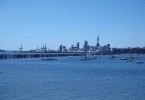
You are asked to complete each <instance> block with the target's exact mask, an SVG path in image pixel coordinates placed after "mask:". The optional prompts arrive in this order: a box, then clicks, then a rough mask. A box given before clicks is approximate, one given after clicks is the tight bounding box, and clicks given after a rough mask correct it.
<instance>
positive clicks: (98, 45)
mask: <svg viewBox="0 0 145 100" xmlns="http://www.w3.org/2000/svg"><path fill="white" fill-rule="evenodd" d="M96 46H97V49H98V48H99V47H100V43H99V33H98V37H97V45H96Z"/></svg>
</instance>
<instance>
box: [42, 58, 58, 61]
mask: <svg viewBox="0 0 145 100" xmlns="http://www.w3.org/2000/svg"><path fill="white" fill-rule="evenodd" d="M41 60H45V61H50V60H57V58H53V57H47V58H42V59H41Z"/></svg>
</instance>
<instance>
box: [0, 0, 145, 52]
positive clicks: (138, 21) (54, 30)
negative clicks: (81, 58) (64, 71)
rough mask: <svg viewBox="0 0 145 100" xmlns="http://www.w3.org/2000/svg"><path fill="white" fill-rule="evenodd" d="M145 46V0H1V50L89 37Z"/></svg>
mask: <svg viewBox="0 0 145 100" xmlns="http://www.w3.org/2000/svg"><path fill="white" fill-rule="evenodd" d="M98 32H99V35H100V44H101V45H106V44H107V43H110V44H111V47H144V46H145V0H0V49H5V50H18V47H20V45H21V44H23V48H24V49H25V50H30V49H36V47H37V46H38V47H42V45H43V44H47V47H48V48H50V49H58V47H59V45H60V44H63V45H65V46H66V47H70V45H72V44H74V45H75V44H76V43H77V42H80V46H81V47H82V45H83V43H84V41H85V40H88V42H89V44H90V45H96V41H97V36H98Z"/></svg>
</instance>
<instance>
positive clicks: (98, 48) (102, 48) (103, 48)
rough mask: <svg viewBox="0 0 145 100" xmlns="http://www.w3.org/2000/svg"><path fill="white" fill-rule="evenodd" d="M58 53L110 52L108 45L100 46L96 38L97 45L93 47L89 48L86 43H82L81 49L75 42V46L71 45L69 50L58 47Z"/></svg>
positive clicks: (61, 46)
mask: <svg viewBox="0 0 145 100" xmlns="http://www.w3.org/2000/svg"><path fill="white" fill-rule="evenodd" d="M58 51H59V52H94V53H103V54H108V53H110V52H111V47H110V44H107V45H104V46H100V43H99V36H98V37H97V43H96V45H95V46H91V45H89V44H88V41H84V44H83V47H82V48H80V43H79V42H77V43H76V45H71V47H70V48H66V46H63V45H60V46H59V50H58Z"/></svg>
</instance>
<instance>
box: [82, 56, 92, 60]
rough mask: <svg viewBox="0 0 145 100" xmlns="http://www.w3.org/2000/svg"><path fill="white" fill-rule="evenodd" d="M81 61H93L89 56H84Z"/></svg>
mask: <svg viewBox="0 0 145 100" xmlns="http://www.w3.org/2000/svg"><path fill="white" fill-rule="evenodd" d="M81 60H91V59H90V58H89V57H87V56H83V57H81Z"/></svg>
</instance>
